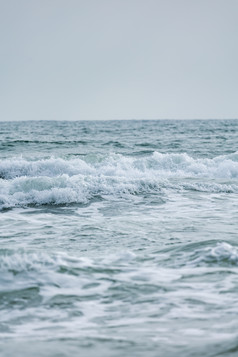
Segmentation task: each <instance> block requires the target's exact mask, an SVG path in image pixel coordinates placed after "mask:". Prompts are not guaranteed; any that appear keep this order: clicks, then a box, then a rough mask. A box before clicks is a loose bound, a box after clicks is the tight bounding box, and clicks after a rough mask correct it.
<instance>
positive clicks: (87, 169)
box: [0, 152, 238, 208]
mask: <svg viewBox="0 0 238 357" xmlns="http://www.w3.org/2000/svg"><path fill="white" fill-rule="evenodd" d="M237 179H238V152H236V153H234V154H230V155H226V156H219V157H216V158H213V159H194V158H192V157H190V156H188V155H187V154H161V153H158V152H154V153H153V154H152V155H150V156H146V157H141V158H135V157H126V156H122V155H118V154H111V155H109V156H107V157H94V158H92V157H91V159H89V158H87V157H86V158H85V160H82V159H75V158H74V159H72V158H71V159H62V158H50V159H45V160H34V161H33V160H32V161H30V160H26V159H23V158H20V159H16V158H15V159H8V160H2V161H1V162H0V205H1V207H2V208H8V207H14V206H18V205H29V204H37V205H41V204H70V203H87V202H89V201H90V200H91V199H92V198H94V197H95V196H98V195H100V196H105V195H116V196H117V195H122V194H123V195H124V194H129V195H131V194H139V193H141V192H143V193H144V192H147V193H150V192H161V191H163V190H167V189H176V190H194V191H205V192H228V193H229V192H238V184H237Z"/></svg>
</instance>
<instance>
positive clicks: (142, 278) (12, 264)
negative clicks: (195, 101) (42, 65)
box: [0, 120, 238, 357]
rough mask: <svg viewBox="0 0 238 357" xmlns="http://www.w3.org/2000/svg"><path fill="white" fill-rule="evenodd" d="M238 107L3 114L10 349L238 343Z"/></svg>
mask: <svg viewBox="0 0 238 357" xmlns="http://www.w3.org/2000/svg"><path fill="white" fill-rule="evenodd" d="M237 150H238V120H154V121H151V120H139V121H138V120H131V121H127V120H124V121H123V120H122V121H74V122H70V121H21V122H20V121H16V122H0V355H1V357H23V356H24V357H32V356H34V357H68V356H70V357H72V356H82V357H84V356H85V357H95V356H98V357H121V356H128V357H133V356H136V357H137V356H138V357H141V356H143V357H144V356H145V357H167V356H168V357H174V356H176V357H180V356H181V357H191V356H194V357H195V356H197V357H201V356H203V357H212V356H213V357H214V356H238V151H237Z"/></svg>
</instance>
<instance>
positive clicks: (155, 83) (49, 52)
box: [0, 0, 238, 120]
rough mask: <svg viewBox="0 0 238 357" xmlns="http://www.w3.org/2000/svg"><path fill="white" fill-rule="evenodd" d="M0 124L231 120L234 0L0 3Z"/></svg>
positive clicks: (237, 108) (237, 11)
mask: <svg viewBox="0 0 238 357" xmlns="http://www.w3.org/2000/svg"><path fill="white" fill-rule="evenodd" d="M0 73H1V75H0V120H29V119H60V120H84V119H162V118H165V119H166V118H178V119H181V118H184V119H188V118H238V0H0Z"/></svg>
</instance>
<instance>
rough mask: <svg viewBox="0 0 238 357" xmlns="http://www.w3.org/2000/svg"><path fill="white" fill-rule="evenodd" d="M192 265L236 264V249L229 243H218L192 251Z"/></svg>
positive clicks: (237, 253) (237, 250)
mask: <svg viewBox="0 0 238 357" xmlns="http://www.w3.org/2000/svg"><path fill="white" fill-rule="evenodd" d="M190 263H192V265H201V264H214V263H215V264H217V263H219V264H228V265H237V264H238V249H237V248H236V247H234V246H232V245H230V244H229V243H226V242H222V243H218V244H217V245H216V246H215V247H206V248H203V249H199V250H197V251H195V252H193V254H192V257H191V259H190Z"/></svg>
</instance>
